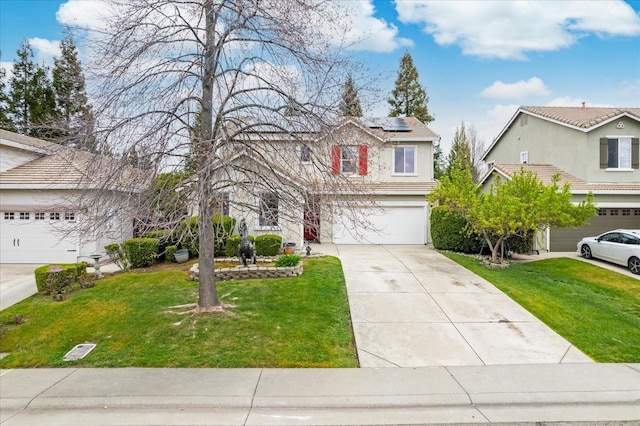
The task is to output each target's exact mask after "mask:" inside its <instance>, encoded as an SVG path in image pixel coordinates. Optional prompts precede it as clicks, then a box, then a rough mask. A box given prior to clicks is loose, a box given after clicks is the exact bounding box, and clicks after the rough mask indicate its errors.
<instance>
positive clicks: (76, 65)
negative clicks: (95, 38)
mask: <svg viewBox="0 0 640 426" xmlns="http://www.w3.org/2000/svg"><path fill="white" fill-rule="evenodd" d="M60 50H61V53H62V55H61V56H60V58H56V59H55V60H54V68H53V88H54V89H55V95H56V115H57V117H58V120H57V122H56V123H55V127H56V128H57V130H58V132H59V135H58V137H57V138H56V142H58V143H61V144H63V145H71V146H74V147H76V148H80V149H85V150H87V151H92V152H96V150H97V143H96V140H95V137H94V136H93V126H94V118H93V112H92V109H91V105H90V104H89V103H88V101H87V94H86V90H85V80H84V74H83V72H82V65H81V63H80V61H79V60H78V50H77V48H76V45H75V43H74V41H73V38H72V37H71V34H70V33H67V35H66V36H65V38H64V39H63V40H62V42H61V43H60Z"/></svg>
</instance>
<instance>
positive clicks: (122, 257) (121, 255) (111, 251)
mask: <svg viewBox="0 0 640 426" xmlns="http://www.w3.org/2000/svg"><path fill="white" fill-rule="evenodd" d="M104 249H105V250H106V252H107V256H109V259H111V261H112V262H113V263H115V264H116V265H117V266H118V267H119V268H120V269H122V270H123V271H126V270H128V269H129V266H130V265H131V263H130V262H129V259H128V258H127V254H126V253H125V251H124V248H123V247H122V244H120V243H112V244H107V245H106V246H104Z"/></svg>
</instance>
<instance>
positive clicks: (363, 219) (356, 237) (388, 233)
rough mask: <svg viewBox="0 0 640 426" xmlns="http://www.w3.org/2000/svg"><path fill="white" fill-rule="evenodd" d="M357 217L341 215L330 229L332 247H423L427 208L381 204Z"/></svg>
mask: <svg viewBox="0 0 640 426" xmlns="http://www.w3.org/2000/svg"><path fill="white" fill-rule="evenodd" d="M359 213H360V214H358V215H356V216H357V219H356V218H354V217H353V216H354V215H350V214H340V215H339V216H338V220H337V221H336V222H337V223H336V224H335V225H334V227H333V242H334V243H335V244H426V243H427V235H428V234H427V223H428V217H427V205H426V203H419V204H418V205H416V204H408V205H383V206H381V207H379V208H370V209H363V211H361V212H359Z"/></svg>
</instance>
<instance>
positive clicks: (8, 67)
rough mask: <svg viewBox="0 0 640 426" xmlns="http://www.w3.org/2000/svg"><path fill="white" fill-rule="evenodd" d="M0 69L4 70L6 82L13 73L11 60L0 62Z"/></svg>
mask: <svg viewBox="0 0 640 426" xmlns="http://www.w3.org/2000/svg"><path fill="white" fill-rule="evenodd" d="M0 69H2V70H4V72H5V79H6V80H5V81H6V82H8V81H9V80H11V76H12V75H13V62H0Z"/></svg>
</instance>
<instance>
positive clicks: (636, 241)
mask: <svg viewBox="0 0 640 426" xmlns="http://www.w3.org/2000/svg"><path fill="white" fill-rule="evenodd" d="M622 243H623V244H631V245H634V246H637V245H640V238H637V237H634V236H633V235H629V234H622Z"/></svg>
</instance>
